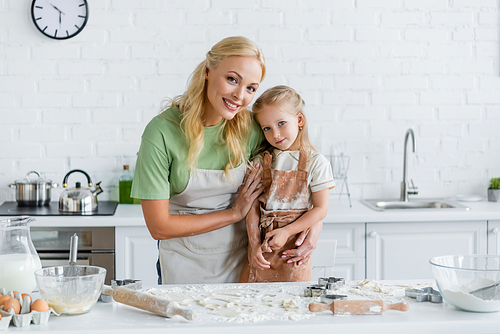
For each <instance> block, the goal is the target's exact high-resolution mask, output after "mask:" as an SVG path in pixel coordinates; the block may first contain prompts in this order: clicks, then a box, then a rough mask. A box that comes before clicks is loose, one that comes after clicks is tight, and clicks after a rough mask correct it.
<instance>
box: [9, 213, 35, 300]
mask: <svg viewBox="0 0 500 334" xmlns="http://www.w3.org/2000/svg"><path fill="white" fill-rule="evenodd" d="M34 220H35V219H33V218H31V217H27V216H21V217H10V218H5V219H0V288H5V289H6V290H7V291H18V292H20V293H31V292H32V291H33V290H34V289H35V287H36V280H35V274H34V272H35V271H36V270H38V269H41V268H42V264H41V262H40V257H39V256H38V254H37V252H36V250H35V246H33V242H31V235H30V227H29V224H30V223H31V222H32V221H34Z"/></svg>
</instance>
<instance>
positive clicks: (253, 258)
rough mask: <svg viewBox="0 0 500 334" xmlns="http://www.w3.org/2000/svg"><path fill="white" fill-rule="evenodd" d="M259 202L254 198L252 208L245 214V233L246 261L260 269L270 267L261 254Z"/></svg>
mask: <svg viewBox="0 0 500 334" xmlns="http://www.w3.org/2000/svg"><path fill="white" fill-rule="evenodd" d="M259 224H260V202H259V200H255V201H254V202H253V205H252V208H250V211H248V214H247V234H248V248H249V250H250V252H249V257H248V262H249V263H250V265H251V266H253V267H257V268H260V269H266V268H270V265H271V264H270V263H269V261H266V259H265V258H264V256H262V248H261V246H262V244H261V239H260V228H259Z"/></svg>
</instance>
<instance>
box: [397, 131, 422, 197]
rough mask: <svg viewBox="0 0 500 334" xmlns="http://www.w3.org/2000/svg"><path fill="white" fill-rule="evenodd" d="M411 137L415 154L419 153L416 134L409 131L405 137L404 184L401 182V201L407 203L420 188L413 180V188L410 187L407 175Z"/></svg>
mask: <svg viewBox="0 0 500 334" xmlns="http://www.w3.org/2000/svg"><path fill="white" fill-rule="evenodd" d="M410 135H411V143H412V147H413V152H414V153H415V152H416V151H417V143H416V141H415V134H414V133H413V130H412V129H408V130H407V131H406V135H405V144H404V145H405V149H404V160H403V182H401V197H400V198H399V200H400V201H403V202H407V201H408V195H417V194H418V188H417V187H415V185H414V184H413V180H411V187H409V185H408V181H407V180H406V175H407V174H408V156H407V155H406V147H407V146H408V145H407V144H408V137H409V136H410Z"/></svg>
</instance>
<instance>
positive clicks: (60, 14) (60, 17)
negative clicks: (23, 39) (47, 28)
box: [49, 2, 66, 34]
mask: <svg viewBox="0 0 500 334" xmlns="http://www.w3.org/2000/svg"><path fill="white" fill-rule="evenodd" d="M49 5H51V6H52V7H54V9H55V10H57V11H58V12H59V29H61V22H62V15H66V14H64V12H63V11H61V10H60V9H59V8H57V7H56V6H54V5H53V4H51V3H50V2H49ZM56 34H57V32H56Z"/></svg>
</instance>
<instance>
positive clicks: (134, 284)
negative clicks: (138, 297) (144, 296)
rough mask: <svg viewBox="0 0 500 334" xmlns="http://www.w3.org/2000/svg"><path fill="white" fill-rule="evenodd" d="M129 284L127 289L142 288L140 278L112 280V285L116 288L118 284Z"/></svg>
mask: <svg viewBox="0 0 500 334" xmlns="http://www.w3.org/2000/svg"><path fill="white" fill-rule="evenodd" d="M124 285H126V286H127V289H132V290H141V289H142V281H141V280H140V279H130V278H126V279H117V280H112V281H111V287H112V288H113V289H115V288H116V287H118V286H124Z"/></svg>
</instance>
